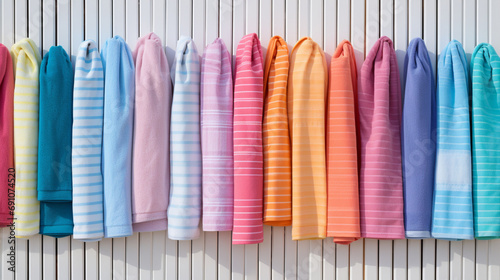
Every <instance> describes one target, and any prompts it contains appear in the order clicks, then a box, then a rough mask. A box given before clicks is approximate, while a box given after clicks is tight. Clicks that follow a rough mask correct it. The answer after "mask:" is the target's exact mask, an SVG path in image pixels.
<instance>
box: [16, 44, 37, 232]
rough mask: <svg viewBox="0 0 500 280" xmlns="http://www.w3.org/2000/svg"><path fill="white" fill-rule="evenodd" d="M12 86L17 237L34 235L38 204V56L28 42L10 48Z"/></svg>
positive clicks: (35, 49)
mask: <svg viewBox="0 0 500 280" xmlns="http://www.w3.org/2000/svg"><path fill="white" fill-rule="evenodd" d="M11 51H12V58H13V64H14V68H15V69H14V71H15V80H16V81H15V86H14V160H15V167H16V189H15V194H16V208H15V213H14V215H15V219H16V237H29V236H31V235H34V234H37V233H38V231H39V224H40V203H39V202H38V199H37V190H36V187H37V168H38V97H39V85H38V78H39V72H40V62H41V56H40V52H39V51H38V47H37V46H36V45H35V42H33V40H31V39H22V40H20V41H19V42H17V43H16V44H14V45H13V46H12V49H11Z"/></svg>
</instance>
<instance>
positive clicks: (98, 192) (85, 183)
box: [71, 40, 104, 241]
mask: <svg viewBox="0 0 500 280" xmlns="http://www.w3.org/2000/svg"><path fill="white" fill-rule="evenodd" d="M103 110H104V71H103V68H102V60H101V55H100V54H99V52H98V51H97V45H96V43H95V42H94V41H92V40H88V41H85V42H83V43H81V44H80V47H79V49H78V56H77V57H76V66H75V82H74V88H73V137H72V146H73V147H72V156H71V159H72V161H71V163H72V166H71V167H72V174H73V221H74V224H75V226H74V227H73V238H75V239H82V240H84V241H97V240H100V239H101V238H102V237H103V236H104V216H103V215H104V208H103V207H104V206H103V186H102V171H101V153H102V126H103V116H104V115H103ZM89 146H90V147H92V148H90V149H89V148H87V147H89Z"/></svg>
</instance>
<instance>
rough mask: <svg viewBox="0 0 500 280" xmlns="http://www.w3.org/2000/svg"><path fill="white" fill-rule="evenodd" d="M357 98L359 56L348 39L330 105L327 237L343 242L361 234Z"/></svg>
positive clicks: (337, 58)
mask: <svg viewBox="0 0 500 280" xmlns="http://www.w3.org/2000/svg"><path fill="white" fill-rule="evenodd" d="M357 99H358V80H357V70H356V59H355V57H354V50H353V48H352V46H351V43H349V41H347V40H344V41H342V42H341V43H340V44H339V45H338V47H337V49H336V50H335V53H334V54H333V56H332V61H331V64H330V82H329V89H328V106H327V107H326V108H327V112H326V114H327V115H326V116H327V119H326V133H327V134H326V159H327V160H326V161H327V178H328V181H327V184H328V226H327V236H332V237H333V241H334V242H335V243H339V244H349V243H351V242H353V241H356V240H357V239H359V238H360V237H361V229H360V224H359V223H360V217H359V185H358V148H357V144H358V140H357V134H358V133H357V127H358V122H357Z"/></svg>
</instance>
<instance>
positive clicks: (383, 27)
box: [380, 0, 394, 40]
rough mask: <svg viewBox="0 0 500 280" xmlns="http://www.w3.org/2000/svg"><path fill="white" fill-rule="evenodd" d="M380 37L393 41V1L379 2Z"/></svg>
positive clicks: (382, 0) (384, 0) (381, 0)
mask: <svg viewBox="0 0 500 280" xmlns="http://www.w3.org/2000/svg"><path fill="white" fill-rule="evenodd" d="M380 35H381V36H383V35H385V36H387V37H389V38H391V40H394V0H380Z"/></svg>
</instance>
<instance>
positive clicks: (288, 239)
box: [285, 34, 298, 280]
mask: <svg viewBox="0 0 500 280" xmlns="http://www.w3.org/2000/svg"><path fill="white" fill-rule="evenodd" d="M287 36H288V34H287ZM297 243H298V242H297V241H294V240H292V227H291V226H290V227H285V279H286V280H292V279H297V265H296V263H297Z"/></svg>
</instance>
